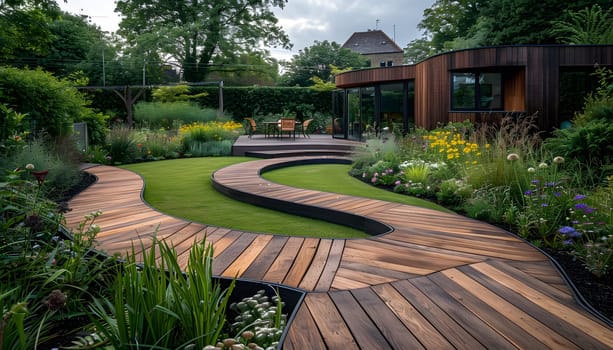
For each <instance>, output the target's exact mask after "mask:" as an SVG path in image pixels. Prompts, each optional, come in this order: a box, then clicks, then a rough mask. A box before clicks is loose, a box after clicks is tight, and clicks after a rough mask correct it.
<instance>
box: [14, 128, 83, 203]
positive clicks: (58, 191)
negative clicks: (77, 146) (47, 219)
mask: <svg viewBox="0 0 613 350" xmlns="http://www.w3.org/2000/svg"><path fill="white" fill-rule="evenodd" d="M27 164H32V165H33V166H34V169H35V171H48V173H47V175H46V176H45V181H44V187H43V190H44V191H45V192H46V195H48V196H50V197H51V198H54V199H57V198H60V197H61V196H62V195H63V193H65V192H66V191H67V190H69V189H70V188H71V187H73V186H74V185H76V184H77V183H78V182H79V181H80V180H81V172H80V170H79V166H78V163H77V162H74V161H73V162H71V159H70V157H68V156H67V154H66V153H64V154H62V156H60V154H58V153H57V152H54V151H52V150H51V149H50V147H49V146H48V145H47V144H46V143H45V142H43V141H42V140H41V139H36V140H33V141H31V142H29V143H28V144H27V146H25V147H23V148H21V149H20V150H19V152H18V153H16V154H15V155H13V156H12V157H11V158H10V159H9V164H7V165H6V166H8V167H9V168H13V169H14V168H24V167H25V166H26V165H27ZM23 176H26V178H29V179H30V180H34V177H33V176H31V174H29V173H23Z"/></svg>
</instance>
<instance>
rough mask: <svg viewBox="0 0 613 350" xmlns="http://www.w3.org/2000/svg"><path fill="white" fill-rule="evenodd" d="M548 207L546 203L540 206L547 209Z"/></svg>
mask: <svg viewBox="0 0 613 350" xmlns="http://www.w3.org/2000/svg"><path fill="white" fill-rule="evenodd" d="M548 206H549V204H547V203H543V204H541V207H548Z"/></svg>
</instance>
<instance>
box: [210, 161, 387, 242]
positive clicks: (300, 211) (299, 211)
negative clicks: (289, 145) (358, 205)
mask: <svg viewBox="0 0 613 350" xmlns="http://www.w3.org/2000/svg"><path fill="white" fill-rule="evenodd" d="M350 163H351V161H350V160H349V159H343V158H307V159H292V160H288V161H286V162H280V163H276V164H272V165H269V166H266V167H264V168H262V169H260V171H259V173H258V175H261V174H262V173H265V172H267V171H271V170H274V169H279V168H285V167H289V166H295V165H309V164H350ZM211 183H212V184H213V187H214V188H215V189H216V190H217V191H218V192H220V193H223V194H224V195H226V196H228V197H230V198H233V199H236V200H239V201H241V202H245V203H249V204H253V205H257V206H260V207H265V208H269V209H273V210H277V211H280V212H284V213H289V214H293V215H299V216H305V217H309V218H314V219H319V220H324V221H328V222H331V223H334V224H339V225H344V226H348V227H351V228H354V229H356V230H360V231H364V232H365V233H367V234H369V235H371V236H378V235H383V234H387V233H390V232H392V231H393V230H394V228H393V227H391V226H389V225H387V224H385V223H382V222H380V221H377V220H373V219H370V218H367V217H364V216H361V215H356V214H350V213H346V212H343V211H338V210H333V209H328V208H323V207H318V206H312V205H307V204H300V203H295V202H290V201H285V200H281V199H276V198H271V197H266V196H260V195H256V194H253V193H249V192H245V191H240V190H236V189H234V188H230V187H228V186H225V185H223V184H220V183H218V182H217V181H216V180H215V173H213V174H212V175H211Z"/></svg>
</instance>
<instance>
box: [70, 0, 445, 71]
mask: <svg viewBox="0 0 613 350" xmlns="http://www.w3.org/2000/svg"><path fill="white" fill-rule="evenodd" d="M58 3H59V4H60V7H62V9H63V10H65V11H67V12H71V13H74V14H81V15H87V16H90V17H91V21H92V22H93V23H96V24H97V25H99V26H100V27H101V28H102V30H105V31H109V32H113V31H115V30H117V28H118V24H119V20H120V18H119V16H118V14H116V13H114V12H113V10H114V9H115V4H114V1H113V0H68V3H64V2H63V1H58ZM433 3H434V0H378V1H373V0H349V1H348V0H289V2H288V3H286V6H285V8H284V9H283V10H280V9H275V13H276V15H277V18H278V19H279V23H280V25H281V26H282V27H283V28H284V29H285V32H286V33H287V34H288V35H289V38H290V40H291V42H292V44H294V47H293V49H292V50H291V51H286V50H279V49H274V48H269V50H270V52H271V54H272V56H274V57H276V58H279V59H286V60H289V59H291V57H292V55H294V54H297V53H298V50H301V49H303V48H305V47H308V46H311V45H313V42H314V41H315V40H318V41H324V40H328V41H336V42H337V43H339V44H343V43H344V42H345V41H346V40H347V39H348V38H349V36H351V34H352V33H354V32H362V31H366V30H368V29H380V30H383V31H384V32H385V33H387V35H389V36H390V38H392V39H395V41H396V43H397V44H398V46H400V47H401V48H404V47H406V46H407V44H408V43H409V42H410V41H411V40H413V39H416V38H418V37H420V36H421V34H420V31H419V30H418V29H417V24H418V23H419V22H420V21H421V19H422V15H423V12H424V9H426V8H428V7H430V6H432V4H433Z"/></svg>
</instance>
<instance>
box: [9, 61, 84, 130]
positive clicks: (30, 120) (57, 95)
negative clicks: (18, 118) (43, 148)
mask: <svg viewBox="0 0 613 350" xmlns="http://www.w3.org/2000/svg"><path fill="white" fill-rule="evenodd" d="M0 103H1V104H5V105H7V106H8V107H10V108H12V109H13V110H15V111H16V112H18V113H23V114H25V115H26V117H25V118H24V120H23V122H24V123H25V125H27V129H28V130H30V131H32V132H33V133H35V134H37V133H39V132H41V131H44V132H45V133H46V134H47V135H49V136H51V137H52V138H53V137H57V136H67V135H70V133H71V126H72V123H73V122H74V121H77V120H79V119H80V117H81V115H82V113H83V108H85V107H84V106H85V105H86V101H85V99H84V98H83V96H82V95H81V94H80V93H79V92H78V90H77V89H75V88H74V87H73V83H72V82H70V81H67V80H58V79H57V78H55V77H54V76H53V75H51V73H47V72H44V71H43V70H42V69H37V70H28V69H16V68H9V67H0Z"/></svg>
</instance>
